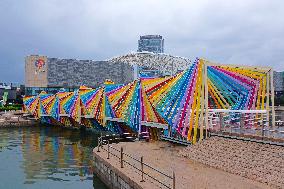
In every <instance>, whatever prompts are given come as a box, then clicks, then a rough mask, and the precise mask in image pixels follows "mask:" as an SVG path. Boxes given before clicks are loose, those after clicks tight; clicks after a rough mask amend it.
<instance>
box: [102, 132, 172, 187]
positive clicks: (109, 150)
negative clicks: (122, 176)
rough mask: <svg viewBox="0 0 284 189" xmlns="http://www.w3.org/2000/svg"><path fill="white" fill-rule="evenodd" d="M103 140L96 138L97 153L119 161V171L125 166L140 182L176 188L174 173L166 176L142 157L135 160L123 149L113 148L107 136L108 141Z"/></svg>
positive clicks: (103, 137) (103, 138)
mask: <svg viewBox="0 0 284 189" xmlns="http://www.w3.org/2000/svg"><path fill="white" fill-rule="evenodd" d="M105 138H106V137H105V136H101V137H99V138H98V147H97V152H100V150H102V151H104V152H106V154H107V159H110V158H114V159H115V160H117V161H119V163H120V168H121V169H123V168H124V167H125V166H128V167H129V168H130V169H132V170H133V171H134V172H135V173H136V174H138V175H139V176H140V178H141V179H140V182H145V180H148V181H149V182H151V183H153V184H155V185H156V186H158V187H159V188H167V189H175V188H176V182H175V181H176V179H175V172H173V173H172V175H170V174H167V173H165V172H163V171H161V170H159V169H158V168H156V167H154V166H152V165H150V164H148V163H145V162H144V157H143V156H141V157H140V158H137V157H134V156H132V155H130V154H128V153H125V152H124V148H123V147H121V148H116V147H114V146H113V145H111V142H113V141H114V140H113V139H111V140H109V139H110V138H109V136H108V137H107V138H108V139H105Z"/></svg>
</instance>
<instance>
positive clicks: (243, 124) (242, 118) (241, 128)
mask: <svg viewBox="0 0 284 189" xmlns="http://www.w3.org/2000/svg"><path fill="white" fill-rule="evenodd" d="M248 118H249V119H250V116H249V117H248ZM240 119H241V120H240V134H242V131H243V127H244V126H245V120H244V119H245V117H244V115H243V114H242V113H241V116H240Z"/></svg>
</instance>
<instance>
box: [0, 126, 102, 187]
mask: <svg viewBox="0 0 284 189" xmlns="http://www.w3.org/2000/svg"><path fill="white" fill-rule="evenodd" d="M96 143H97V136H95V135H94V134H93V133H90V132H86V131H76V130H67V129H63V128H58V127H57V128H56V127H30V128H1V129H0V189H2V188H3V189H4V188H5V189H19V188H20V189H25V188H29V189H33V188H37V189H38V188H45V189H48V188H52V189H57V188H60V189H63V188H68V189H73V188H74V189H75V188H76V189H78V188H82V189H83V188H84V189H88V188H90V189H106V188H107V187H106V186H105V185H104V184H103V183H102V182H101V181H100V180H99V179H98V178H96V177H94V178H93V166H92V164H93V162H92V159H93V157H92V149H93V147H94V146H96Z"/></svg>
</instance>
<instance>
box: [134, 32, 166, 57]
mask: <svg viewBox="0 0 284 189" xmlns="http://www.w3.org/2000/svg"><path fill="white" fill-rule="evenodd" d="M143 51H147V52H153V53H163V52H164V39H163V37H162V36H160V35H144V36H140V39H139V40H138V52H143Z"/></svg>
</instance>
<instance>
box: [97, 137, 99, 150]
mask: <svg viewBox="0 0 284 189" xmlns="http://www.w3.org/2000/svg"><path fill="white" fill-rule="evenodd" d="M97 152H100V137H99V138H98V151H97Z"/></svg>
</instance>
